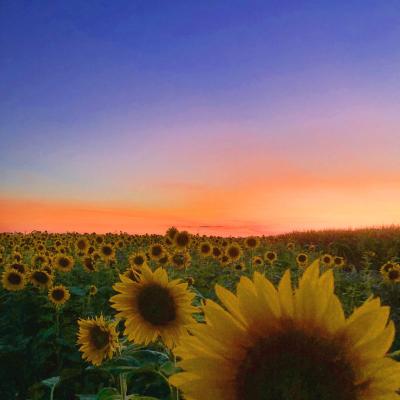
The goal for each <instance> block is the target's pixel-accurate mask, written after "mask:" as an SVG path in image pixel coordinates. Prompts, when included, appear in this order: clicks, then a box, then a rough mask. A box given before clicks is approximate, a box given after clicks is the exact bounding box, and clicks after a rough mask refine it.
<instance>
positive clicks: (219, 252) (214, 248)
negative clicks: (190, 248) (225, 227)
mask: <svg viewBox="0 0 400 400" xmlns="http://www.w3.org/2000/svg"><path fill="white" fill-rule="evenodd" d="M212 252H213V256H214V257H219V256H220V255H221V253H222V252H221V250H220V249H219V248H218V247H213V251H212Z"/></svg>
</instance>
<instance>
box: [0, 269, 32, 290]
mask: <svg viewBox="0 0 400 400" xmlns="http://www.w3.org/2000/svg"><path fill="white" fill-rule="evenodd" d="M1 283H2V285H3V287H4V289H6V290H10V291H12V292H17V291H19V290H22V289H24V287H25V283H26V280H25V276H24V274H21V272H19V271H17V270H15V269H8V270H5V271H4V272H3V273H2V275H1Z"/></svg>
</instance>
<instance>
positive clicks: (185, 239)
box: [174, 231, 191, 250]
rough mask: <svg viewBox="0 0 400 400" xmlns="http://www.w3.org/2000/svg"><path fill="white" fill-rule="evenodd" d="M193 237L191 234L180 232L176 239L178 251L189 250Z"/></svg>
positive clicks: (175, 243)
mask: <svg viewBox="0 0 400 400" xmlns="http://www.w3.org/2000/svg"><path fill="white" fill-rule="evenodd" d="M190 242H191V237H190V234H189V232H186V231H182V232H178V233H177V234H176V235H175V237H174V245H175V247H176V248H177V249H181V250H182V249H187V248H188V247H189V245H190Z"/></svg>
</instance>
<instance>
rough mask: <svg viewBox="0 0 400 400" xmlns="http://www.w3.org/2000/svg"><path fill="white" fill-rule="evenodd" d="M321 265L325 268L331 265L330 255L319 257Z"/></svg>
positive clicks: (331, 258)
mask: <svg viewBox="0 0 400 400" xmlns="http://www.w3.org/2000/svg"><path fill="white" fill-rule="evenodd" d="M321 263H322V264H323V265H324V266H325V267H331V266H332V265H333V257H332V256H331V255H330V254H324V255H323V256H322V257H321Z"/></svg>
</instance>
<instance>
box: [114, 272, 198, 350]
mask: <svg viewBox="0 0 400 400" xmlns="http://www.w3.org/2000/svg"><path fill="white" fill-rule="evenodd" d="M120 278H121V282H119V283H116V284H115V285H114V289H115V290H116V291H117V292H119V294H117V295H115V296H113V297H112V298H111V299H110V301H111V302H112V303H113V304H112V307H113V308H115V309H116V310H117V311H119V313H118V314H117V317H121V318H124V319H126V322H125V334H126V335H127V336H128V339H129V340H131V341H134V342H136V343H143V344H145V345H147V344H149V343H151V342H154V341H156V340H157V338H158V337H161V339H162V340H163V341H164V343H165V344H166V346H167V347H169V348H172V347H173V346H174V345H175V344H176V343H177V342H178V341H179V339H180V338H181V337H182V336H183V335H185V334H186V333H187V330H186V326H187V325H188V324H191V323H193V322H194V320H193V318H192V313H194V312H196V310H197V309H196V308H195V307H193V306H192V304H191V303H192V300H193V298H194V294H193V293H191V292H190V291H188V290H187V283H180V281H179V280H173V281H170V282H169V281H168V275H167V272H166V271H165V270H164V269H162V268H158V269H157V270H156V271H155V272H152V271H151V269H150V268H149V267H147V266H146V265H144V266H143V267H142V273H141V274H140V276H139V278H138V281H137V282H134V281H132V280H131V279H129V278H127V277H125V276H123V275H120Z"/></svg>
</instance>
